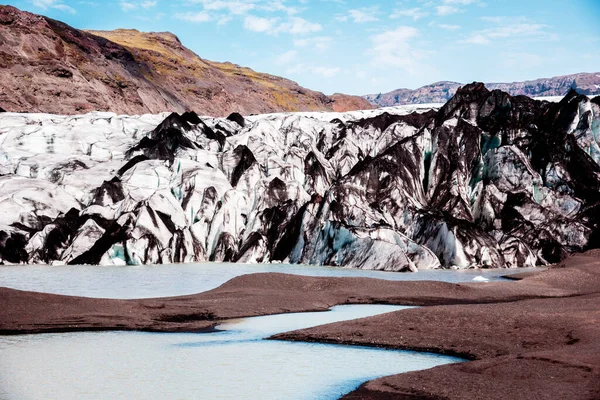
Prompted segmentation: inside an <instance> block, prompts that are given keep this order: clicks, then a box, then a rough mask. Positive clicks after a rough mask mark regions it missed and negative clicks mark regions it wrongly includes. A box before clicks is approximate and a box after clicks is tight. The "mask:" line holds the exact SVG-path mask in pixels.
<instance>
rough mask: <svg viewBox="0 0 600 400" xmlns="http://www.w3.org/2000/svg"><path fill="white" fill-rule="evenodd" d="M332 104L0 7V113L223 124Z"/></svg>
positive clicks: (275, 82) (139, 40) (152, 39)
mask: <svg viewBox="0 0 600 400" xmlns="http://www.w3.org/2000/svg"><path fill="white" fill-rule="evenodd" d="M350 97H351V96H350ZM354 103H355V104H356V107H359V108H362V107H365V108H369V107H370V105H369V104H368V102H366V101H364V100H363V99H360V98H357V99H354ZM334 104H335V100H334V99H332V98H329V97H327V96H325V95H324V94H323V93H319V92H315V91H311V90H308V89H305V88H303V87H301V86H299V85H298V84H296V83H295V82H292V81H290V80H287V79H284V78H280V77H276V76H272V75H268V74H262V73H258V72H255V71H253V70H251V69H249V68H243V67H240V66H238V65H234V64H231V63H216V62H212V61H208V60H204V59H202V58H200V57H198V56H197V55H196V54H194V53H193V52H192V51H190V50H189V49H187V48H186V47H184V46H183V45H182V44H181V42H180V41H179V39H177V37H176V36H175V35H173V34H170V33H142V32H138V31H135V30H117V31H112V32H86V31H81V30H77V29H74V28H72V27H70V26H68V25H66V24H64V23H62V22H59V21H55V20H52V19H50V18H46V17H43V16H39V15H35V14H30V13H27V12H22V11H19V10H18V9H16V8H14V7H10V6H0V106H1V107H3V108H4V109H6V110H8V111H16V112H21V111H27V112H47V113H56V114H73V113H81V112H87V111H94V110H96V111H111V112H115V113H119V114H143V113H158V112H164V111H176V112H180V113H181V112H184V111H187V110H195V111H197V112H199V113H202V114H207V115H214V116H226V115H228V114H229V113H231V112H234V111H235V112H240V113H243V114H253V113H267V112H276V111H332V110H333V109H334Z"/></svg>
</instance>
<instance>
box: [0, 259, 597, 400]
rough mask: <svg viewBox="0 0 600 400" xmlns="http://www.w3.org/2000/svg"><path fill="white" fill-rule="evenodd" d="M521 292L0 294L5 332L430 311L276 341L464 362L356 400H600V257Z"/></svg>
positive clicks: (203, 326) (388, 285)
mask: <svg viewBox="0 0 600 400" xmlns="http://www.w3.org/2000/svg"><path fill="white" fill-rule="evenodd" d="M516 278H517V279H520V280H518V281H516V282H494V283H462V284H450V283H444V282H431V281H412V282H406V281H382V280H376V279H369V278H323V277H306V276H295V275H286V274H276V273H266V274H253V275H245V276H240V277H237V278H234V279H232V280H230V281H229V282H227V283H225V284H224V285H222V286H220V287H218V288H216V289H214V290H211V291H209V292H205V293H201V294H196V295H190V296H178V297H169V298H157V299H141V300H113V299H93V298H84V297H72V296H62V295H54V294H46V293H35V292H25V291H19V290H13V289H7V288H0V304H2V307H1V308H0V334H5V335H6V334H25V333H44V332H69V331H93V330H143V331H155V332H186V331H187V332H189V331H205V330H210V329H212V328H213V327H214V326H215V325H216V324H218V323H220V322H221V321H223V320H226V319H231V318H240V317H250V316H258V315H267V314H278V313H288V312H303V311H321V310H322V311H325V310H327V309H329V308H330V307H332V306H334V305H338V304H373V303H385V304H402V305H418V306H424V307H422V308H417V309H409V310H402V311H398V312H394V313H389V314H385V315H379V316H375V317H370V318H365V319H359V320H353V321H346V322H340V323H335V324H329V325H323V326H319V327H315V328H310V329H304V330H300V331H295V332H290V333H284V334H280V335H276V336H275V337H274V339H285V340H297V341H318V342H328V343H344V344H359V345H368V346H378V347H389V348H397V349H413V350H423V351H432V352H437V353H442V354H448V355H457V356H462V357H465V358H467V359H470V360H473V361H471V362H467V363H460V364H452V365H446V366H441V367H436V368H433V369H430V370H425V371H418V372H411V373H407V374H401V375H395V376H392V377H385V378H381V379H377V380H374V381H371V382H368V383H366V384H364V385H363V386H361V387H360V388H359V389H358V390H357V391H355V392H353V393H351V394H349V395H347V398H349V399H388V398H389V399H391V398H394V399H398V398H399V399H445V398H452V399H455V398H456V399H459V398H460V399H462V398H464V399H467V398H468V399H474V398H486V399H507V398H512V399H519V398H523V399H527V400H532V399H550V398H552V399H563V398H564V399H598V398H600V251H592V252H588V253H585V254H581V255H576V256H572V257H571V258H569V259H568V260H566V261H565V262H564V263H562V264H560V265H558V266H556V267H554V268H551V269H549V270H546V271H542V272H539V273H534V274H523V275H522V276H517V277H516Z"/></svg>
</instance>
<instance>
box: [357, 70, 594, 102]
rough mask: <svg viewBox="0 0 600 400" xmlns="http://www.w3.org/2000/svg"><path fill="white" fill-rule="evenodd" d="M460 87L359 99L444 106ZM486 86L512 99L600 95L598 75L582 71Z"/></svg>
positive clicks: (441, 86) (451, 85) (443, 86)
mask: <svg viewBox="0 0 600 400" xmlns="http://www.w3.org/2000/svg"><path fill="white" fill-rule="evenodd" d="M462 86H465V84H462V83H459V82H452V81H440V82H435V83H432V84H430V85H426V86H422V87H420V88H417V89H406V88H401V89H396V90H393V91H391V92H388V93H379V94H368V95H364V96H362V97H363V98H364V99H366V100H367V101H369V102H370V103H371V104H373V105H376V106H379V107H391V106H396V105H408V104H429V103H445V102H447V101H448V100H450V98H451V97H452V96H454V94H455V93H456V91H457V90H458V88H460V87H462ZM485 86H486V87H487V88H488V89H490V90H495V89H499V90H502V91H504V92H506V93H508V94H510V95H511V96H519V95H524V96H529V97H555V96H564V95H566V94H567V93H568V92H569V90H570V89H575V90H576V91H577V93H579V94H585V95H586V96H594V95H598V94H600V72H592V73H583V72H582V73H578V74H571V75H562V76H555V77H552V78H540V79H535V80H529V81H522V82H511V83H486V84H485Z"/></svg>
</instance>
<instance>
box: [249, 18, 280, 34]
mask: <svg viewBox="0 0 600 400" xmlns="http://www.w3.org/2000/svg"><path fill="white" fill-rule="evenodd" d="M275 22H276V20H275V19H273V18H261V17H255V16H254V15H248V16H247V17H246V18H245V19H244V28H246V29H247V30H249V31H252V32H267V31H270V30H272V29H273V26H274V25H275Z"/></svg>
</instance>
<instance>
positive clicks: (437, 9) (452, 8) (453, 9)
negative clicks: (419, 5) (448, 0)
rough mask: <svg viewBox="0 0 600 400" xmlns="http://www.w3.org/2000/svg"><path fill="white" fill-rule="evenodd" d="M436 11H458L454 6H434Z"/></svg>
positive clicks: (453, 12)
mask: <svg viewBox="0 0 600 400" xmlns="http://www.w3.org/2000/svg"><path fill="white" fill-rule="evenodd" d="M435 9H436V11H437V15H442V16H444V15H450V14H456V13H457V12H459V11H460V9H459V8H457V7H454V6H447V5H446V6H437V7H436V8H435Z"/></svg>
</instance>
